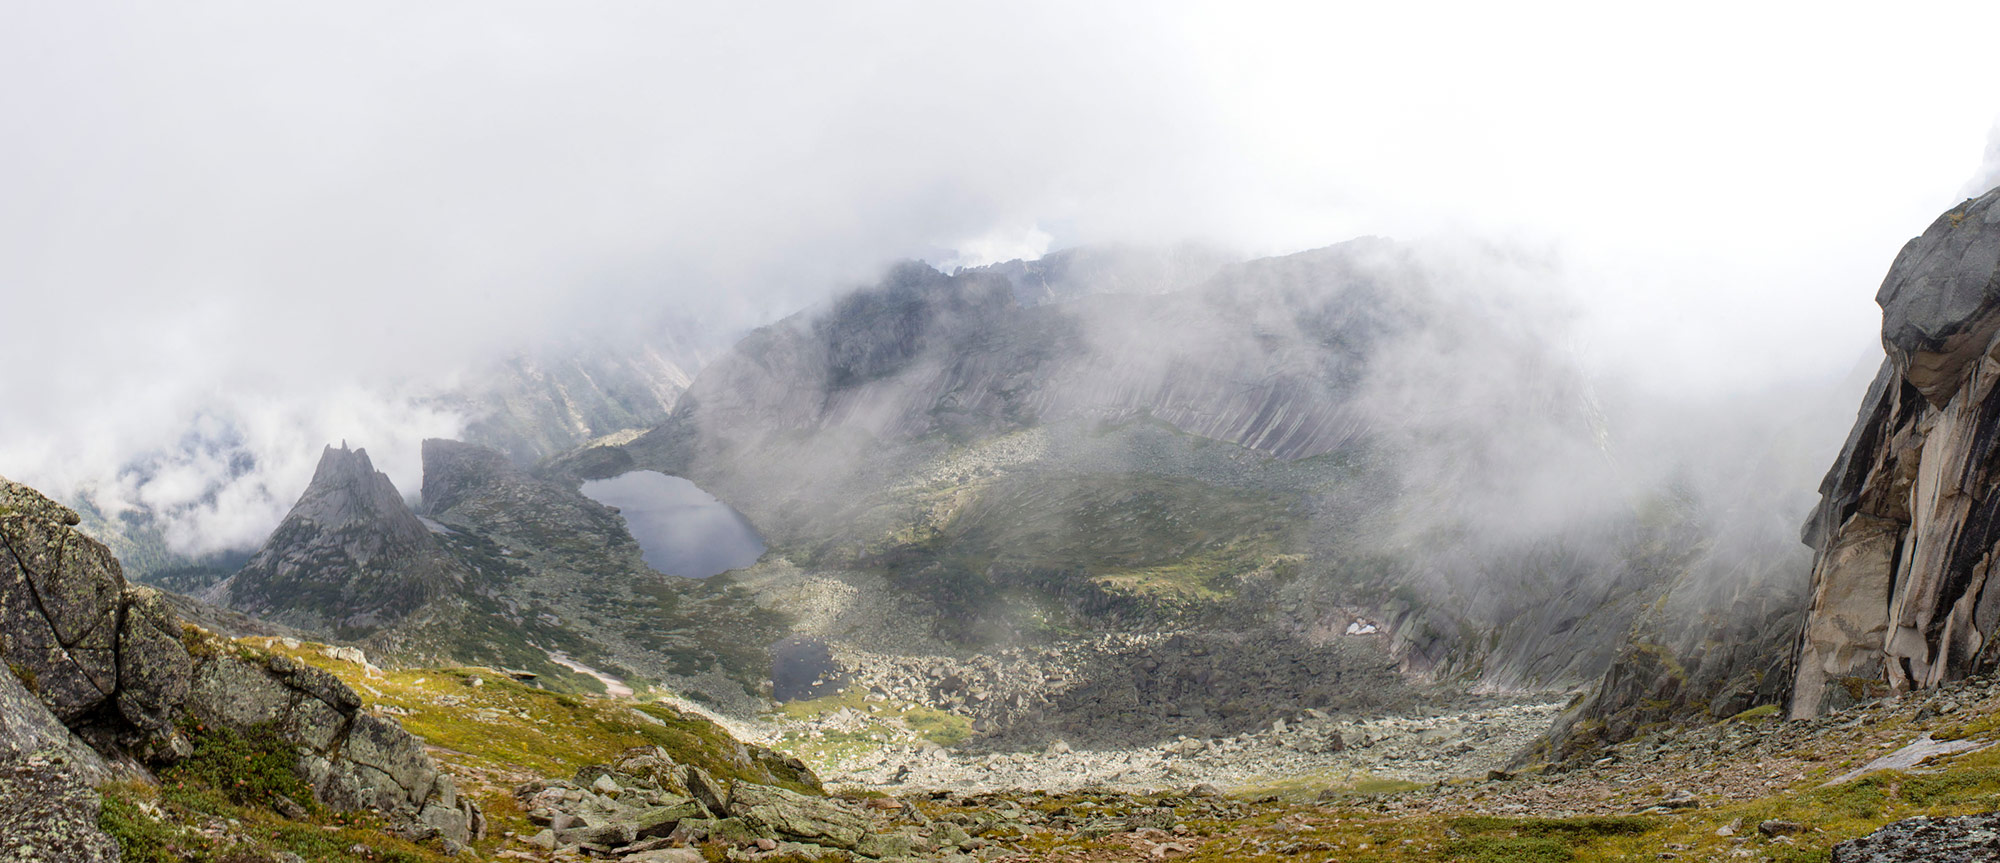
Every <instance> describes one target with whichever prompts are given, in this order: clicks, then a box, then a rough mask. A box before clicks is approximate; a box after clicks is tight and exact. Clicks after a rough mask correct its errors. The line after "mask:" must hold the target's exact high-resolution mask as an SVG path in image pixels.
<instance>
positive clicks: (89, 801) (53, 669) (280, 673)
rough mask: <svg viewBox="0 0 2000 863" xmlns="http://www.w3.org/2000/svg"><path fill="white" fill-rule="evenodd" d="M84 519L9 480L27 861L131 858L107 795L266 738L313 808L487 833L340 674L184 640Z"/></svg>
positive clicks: (1, 724)
mask: <svg viewBox="0 0 2000 863" xmlns="http://www.w3.org/2000/svg"><path fill="white" fill-rule="evenodd" d="M78 521H79V518H78V516H77V514H76V513H75V512H74V511H72V510H69V509H68V508H66V507H63V506H61V505H60V504H56V503H54V502H52V501H50V500H48V499H46V498H44V497H42V496H41V495H40V494H38V493H36V492H34V491H33V490H32V489H29V488H27V487H25V486H21V485H18V484H15V483H11V482H7V481H6V480H0V545H3V546H4V547H3V548H0V621H4V625H0V658H4V659H5V661H6V664H7V670H8V672H9V673H7V674H4V675H0V799H5V800H8V801H10V803H12V802H19V801H33V802H34V804H35V805H34V806H33V807H29V808H23V807H20V806H16V805H10V806H7V807H0V836H4V837H6V838H7V840H8V842H9V845H8V848H9V849H10V852H12V853H13V854H14V857H15V859H22V860H48V861H57V860H60V861H72V863H84V861H97V860H116V859H118V851H117V846H116V845H115V844H114V843H113V842H112V841H111V840H110V839H109V838H108V837H106V836H104V835H103V834H102V833H100V832H99V831H98V821H99V814H100V813H99V806H100V803H99V799H98V796H97V793H96V791H95V786H97V785H98V784H100V783H104V782H109V781H112V780H115V779H120V778H135V779H142V780H148V781H150V780H151V779H152V777H153V775H154V774H153V771H155V770H170V769H173V768H175V767H176V766H177V765H180V764H182V763H199V762H200V761H201V760H202V759H204V758H206V757H210V756H209V755H207V754H205V753H207V752H208V751H209V750H210V749H212V748H213V747H214V746H215V745H217V744H216V741H217V740H218V739H219V737H218V735H240V734H253V733H254V734H263V735H274V736H275V738H276V739H278V740H281V741H283V745H284V750H283V751H284V752H285V753H286V756H287V757H288V758H289V760H291V761H292V764H291V765H290V767H289V768H288V769H289V770H292V771H295V772H296V776H297V777H298V779H299V780H300V781H302V782H303V783H304V785H303V788H304V790H308V791H309V792H310V799H309V800H307V801H305V802H311V803H315V804H317V805H322V806H325V807H328V808H330V809H332V810H335V811H374V812H379V813H382V814H383V815H384V816H386V818H387V819H388V823H389V825H390V826H391V827H392V829H394V830H396V831H398V832H400V833H402V834H403V835H405V836H407V837H409V838H413V839H425V838H438V839H441V840H443V841H444V842H447V843H456V844H458V845H461V846H462V845H463V844H464V843H467V842H469V841H471V840H472V839H473V838H475V837H476V836H477V835H479V834H480V832H481V830H482V829H483V828H482V820H481V814H480V811H479V809H478V808H477V807H476V806H474V805H472V804H470V803H469V802H467V801H463V800H461V799H460V798H459V796H458V792H457V788H456V786H455V784H454V783H453V781H452V780H451V779H450V778H449V777H447V776H444V775H443V774H442V773H440V772H439V770H438V769H437V766H436V765H435V764H434V763H433V762H432V761H431V759H430V757H429V756H428V755H426V754H425V752H424V750H423V748H422V746H421V745H420V744H419V743H417V741H416V740H415V739H414V738H412V737H411V736H410V735H409V734H408V732H406V731H404V730H403V728H402V727H401V726H399V725H397V724H396V723H395V722H394V721H393V720H390V719H385V718H382V717H380V716H376V715H373V714H369V713H365V712H362V711H361V710H360V707H361V699H360V697H359V696H357V695H356V694H355V692H354V690H353V689H351V688H349V687H348V686H347V685H346V684H344V683H342V682H340V681H339V680H338V679H336V678H334V677H333V676H332V675H329V674H326V673H325V672H322V671H318V670H315V669H312V668H308V667H306V666H303V665H300V664H299V663H296V662H292V661H289V660H286V659H283V658H276V657H270V656H266V655H259V654H255V653H250V652H245V651H240V650H237V649H234V648H232V647H230V646H229V645H227V644H225V643H223V642H221V641H219V640H217V639H215V638H214V637H212V636H209V635H207V634H206V633H203V632H202V631H200V630H199V629H195V628H192V627H184V626H183V624H182V623H181V622H180V620H179V619H178V618H176V617H175V616H174V614H173V612H171V611H170V610H169V609H168V608H167V606H166V604H165V603H164V602H163V601H161V599H160V598H159V596H158V594H156V593H155V592H153V591H151V590H149V589H147V588H143V587H137V586H134V585H130V584H127V583H126V581H125V579H124V575H123V573H122V571H121V570H120V568H119V566H118V562H117V560H116V559H115V558H113V557H112V556H111V555H110V553H109V552H108V551H107V550H106V549H105V547H104V546H103V545H102V544H100V543H98V542H96V541H95V540H92V539H90V538H89V537H87V536H84V535H83V534H82V533H79V532H78V531H76V530H75V529H74V528H73V527H72V526H73V525H75V524H76V523H77V522H78ZM231 739H234V738H233V737H232V738H231ZM295 805H303V803H301V802H298V801H295ZM14 843H18V844H14Z"/></svg>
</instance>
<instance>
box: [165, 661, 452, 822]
mask: <svg viewBox="0 0 2000 863" xmlns="http://www.w3.org/2000/svg"><path fill="white" fill-rule="evenodd" d="M188 707H189V710H190V712H191V713H193V714H194V715H195V716H196V717H198V718H200V719H203V720H205V721H211V722H218V723H222V724H225V725H230V726H234V727H239V728H242V727H250V726H257V725H265V726H268V727H270V728H271V729H273V730H274V731H276V732H277V733H278V734H279V735H280V736H281V737H283V738H285V739H286V740H289V741H291V742H293V743H296V744H298V745H300V746H302V747H304V748H305V749H306V753H305V755H304V756H303V757H302V758H301V762H300V763H301V767H302V768H303V770H304V772H305V774H306V779H307V782H308V784H310V785H311V786H312V789H313V796H314V797H316V798H317V799H319V800H320V801H321V802H323V803H325V804H327V805H329V806H332V807H335V808H337V809H379V810H382V811H383V812H386V813H389V814H390V816H391V821H392V822H395V823H397V824H398V825H399V826H400V828H401V829H402V830H403V831H404V832H406V833H409V834H412V835H420V836H425V837H428V836H441V837H444V838H446V839H450V840H452V841H455V842H466V841H469V840H470V839H472V838H474V837H475V836H476V835H477V833H478V832H479V829H478V826H479V822H480V818H479V814H478V807H477V806H476V805H474V804H473V803H472V802H471V801H470V800H462V799H460V798H459V796H458V789H457V786H456V785H455V784H454V783H453V782H452V780H451V778H450V777H448V776H445V775H444V774H443V773H441V772H440V771H439V770H438V768H437V765H436V763H435V762H433V761H432V760H431V758H430V756H429V755H428V754H427V753H425V752H424V749H423V744H422V742H421V741H419V740H417V738H415V737H414V736H412V735H411V734H410V733H409V732H408V731H405V730H403V727H402V726H401V725H398V724H396V722H395V721H394V720H390V719H386V718H383V717H380V716H376V715H374V714H371V713H366V712H363V711H361V709H360V707H361V699H360V697H359V696H357V695H356V694H355V693H354V691H353V690H352V689H349V688H348V687H347V685H346V684H344V683H341V682H340V680H339V679H338V678H335V677H334V676H333V675H330V674H327V673H326V672H323V671H320V670H318V669H315V668H312V667H310V666H306V665H301V664H299V663H297V662H295V661H292V660H290V659H287V658H285V657H282V656H271V657H267V658H264V659H263V660H262V661H258V662H248V661H242V660H239V659H237V658H235V657H232V656H227V655H219V656H213V657H208V658H204V659H203V660H201V661H200V662H198V663H197V664H196V666H195V674H194V683H193V686H192V688H191V697H190V699H189V704H188Z"/></svg>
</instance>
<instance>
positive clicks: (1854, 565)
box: [1792, 190, 2000, 717]
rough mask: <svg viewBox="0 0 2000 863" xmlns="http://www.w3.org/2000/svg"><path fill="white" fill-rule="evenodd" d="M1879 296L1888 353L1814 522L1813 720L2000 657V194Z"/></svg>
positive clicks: (1801, 689)
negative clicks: (1999, 578) (1998, 545)
mask: <svg viewBox="0 0 2000 863" xmlns="http://www.w3.org/2000/svg"><path fill="white" fill-rule="evenodd" d="M1876 300H1877V302H1879V303H1880V304H1881V305H1882V312H1883V315H1882V318H1883V321H1882V341H1883V347H1884V348H1885V349H1886V350H1887V352H1888V355H1889V356H1888V359H1886V360H1885V361H1884V362H1883V364H1882V369H1881V372H1880V374H1879V375H1878V376H1877V377H1876V380H1875V382H1874V385H1873V386H1872V387H1870V389H1869V391H1868V395H1867V397H1866V398H1865V399H1864V400H1863V402H1862V405H1861V412H1860V416H1859V418H1858V419H1857V421H1856V423H1855V426H1854V430H1853V432H1852V433H1851V434H1850V435H1849V437H1848V439H1847V445H1846V448H1845V449H1844V450H1843V451H1842V452H1841V454H1840V457H1839V459H1838V460H1837V461H1836V462H1835V463H1834V465H1833V468H1832V470H1831V471H1829V472H1828V474H1827V477H1826V480H1825V482H1824V483H1822V485H1821V486H1820V490H1821V493H1822V495H1823V497H1822V500H1821V502H1820V506H1819V509H1818V510H1817V511H1815V512H1814V513H1813V516H1812V519H1811V520H1810V521H1809V522H1808V523H1807V524H1806V529H1805V539H1806V542H1807V543H1808V544H1810V545H1812V546H1813V547H1814V550H1815V552H1816V554H1817V560H1816V563H1815V566H1814V570H1813V582H1812V606H1811V612H1810V617H1809V618H1808V620H1807V623H1806V628H1805V633H1804V636H1803V638H1802V639H1801V641H1800V644H1799V660H1798V665H1799V667H1798V678H1797V684H1796V690H1795V692H1794V693H1793V698H1792V714H1793V715H1794V716H1799V717H1804V716H1812V715H1815V714H1817V713H1822V712H1825V711H1827V710H1831V709H1836V708H1839V707H1842V706H1845V705H1847V704H1851V703H1853V702H1854V701H1855V700H1858V699H1860V698H1865V697H1868V696H1870V695H1874V694H1880V693H1882V692H1884V691H1905V690H1909V689H1920V688H1926V687H1931V686H1936V685H1938V684H1940V683H1943V682H1945V681H1950V680H1956V679H1959V678H1963V677H1966V676H1968V675H1971V674H1975V673H1978V672H1981V671H1984V670H1986V669H1990V668H1992V667H1993V666H1994V665H1995V664H1996V663H2000V645H1996V643H1995V641H1994V638H1993V635H1994V630H1995V629H1996V627H2000V586H1992V585H1990V584H1989V575H1990V568H1991V566H1992V561H1993V557H1992V549H1993V547H1994V544H1995V542H1996V541H2000V495H1996V494H1995V493H1994V492H1995V485H1996V482H2000V477H1996V475H1995V474H1994V473H1993V468H1994V466H1995V456H1996V452H2000V450H1996V443H2000V389H1996V385H1997V384H2000V342H1996V337H1995V333H1996V332H2000V190H1994V191H1990V192H1987V193H1986V194H1985V195H1983V196H1981V197H1979V198H1977V199H1973V200H1968V201H1967V202H1965V203H1964V204H1961V205H1959V206H1957V207H1954V208H1952V209H1951V210H1949V211H1947V212H1946V213H1945V214H1944V215H1942V216H1940V217H1938V219H1937V221H1936V222H1933V223H1932V224H1931V226H1930V227H1929V228H1928V229H1926V230H1925V231H1924V233H1923V236H1920V237H1918V238H1916V239H1914V240H1911V241H1910V243H1909V244H1908V245H1907V246H1905V247H1904V248H1903V251H1902V254H1900V255H1899V256H1898V257H1897V259H1896V263H1895V265H1894V266H1893V267H1892V268H1890V270H1889V275H1888V277H1887V278H1886V279H1884V280H1883V283H1882V290H1881V292H1880V293H1879V294H1878V295H1877V296H1876Z"/></svg>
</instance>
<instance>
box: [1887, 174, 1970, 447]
mask: <svg viewBox="0 0 2000 863" xmlns="http://www.w3.org/2000/svg"><path fill="white" fill-rule="evenodd" d="M1996 203H2000V189H1994V190H1993V191H1990V192H1987V193H1986V194H1985V195H1982V196H1980V197H1978V198H1975V199H1973V200H1970V201H1967V202H1965V203H1964V204H1962V205H1960V206H1957V207H1954V208H1952V209H1951V210H1950V211H1948V212H1946V213H1945V214H1944V215H1942V216H1939V217H1938V219H1937V221H1935V222H1932V223H1931V226H1930V227H1929V228H1927V229H1925V230H1924V233H1923V236H1920V237H1917V238H1916V239H1914V240H1911V241H1910V242H1909V243H1907V244H1906V245H1904V246H1903V251H1902V253H1901V254H1898V255H1897V256H1896V263H1895V265H1894V266H1892V267H1890V268H1889V275H1888V277H1887V278H1885V279H1883V281H1882V289H1881V290H1880V291H1879V292H1877V293H1876V295H1875V302H1876V303H1878V304H1880V305H1881V306H1882V346H1883V348H1884V349H1886V350H1887V351H1888V352H1889V359H1890V360H1892V361H1894V362H1895V363H1896V365H1897V367H1898V368H1900V369H1902V370H1903V376H1904V379H1906V380H1908V381H1909V382H1910V385H1911V386H1914V387H1916V388H1917V391H1918V392H1921V393H1923V395H1924V397H1925V398H1926V399H1929V400H1930V403H1931V405H1932V406H1933V407H1940V408H1941V407H1944V405H1945V403H1946V402H1947V401H1949V400H1950V399H1951V397H1952V395H1953V394H1954V393H1956V392H1957V391H1958V387H1959V385H1960V384H1962V383H1963V382H1964V377H1965V375H1964V372H1965V368H1966V366H1968V365H1970V364H1971V363H1972V362H1974V361H1976V360H1977V359H1978V358H1979V357H1980V355H1982V354H1984V353H1986V351H1987V349H1988V348H1989V347H1990V346H1991V345H1990V343H1991V342H1992V341H1993V336H1994V334H1995V332H1997V331H2000V210H1996V209H1995V206H1994V205H1995V204H1996Z"/></svg>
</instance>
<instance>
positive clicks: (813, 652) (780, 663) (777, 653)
mask: <svg viewBox="0 0 2000 863" xmlns="http://www.w3.org/2000/svg"><path fill="white" fill-rule="evenodd" d="M839 672H840V670H839V668H837V667H836V666H835V665H834V663H833V652H832V651H830V650H828V649H827V647H826V642H824V641H821V640H819V639H817V638H813V637H811V636H807V635H794V636H791V637H789V638H786V639H785V640H784V641H780V642H778V643H777V644H774V645H771V697H772V698H774V699H777V700H778V701H780V702H784V701H804V700H806V699H808V698H818V697H820V696H822V695H832V694H834V693H835V692H838V691H840V687H841V684H843V683H845V682H846V679H845V678H844V677H842V676H841V675H840V673H839Z"/></svg>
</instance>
